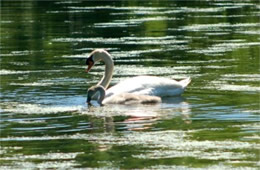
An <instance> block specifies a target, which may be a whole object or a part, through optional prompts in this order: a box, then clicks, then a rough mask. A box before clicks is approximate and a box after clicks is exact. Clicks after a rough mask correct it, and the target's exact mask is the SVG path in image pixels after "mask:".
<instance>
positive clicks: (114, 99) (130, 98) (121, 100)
mask: <svg viewBox="0 0 260 170" xmlns="http://www.w3.org/2000/svg"><path fill="white" fill-rule="evenodd" d="M97 93H99V98H98V100H97V102H98V103H99V104H100V105H102V104H112V103H114V104H138V103H140V104H154V103H159V102H161V98H160V97H157V96H147V95H138V94H132V93H120V94H118V95H113V96H111V97H108V98H105V94H106V91H105V89H104V87H103V86H101V85H96V86H92V87H91V88H89V89H88V98H87V103H90V101H91V100H92V97H94V96H95V95H96V94H97Z"/></svg>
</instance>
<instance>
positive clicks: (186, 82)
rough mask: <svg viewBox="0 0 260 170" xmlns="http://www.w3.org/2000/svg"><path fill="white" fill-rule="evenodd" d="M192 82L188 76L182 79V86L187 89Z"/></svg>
mask: <svg viewBox="0 0 260 170" xmlns="http://www.w3.org/2000/svg"><path fill="white" fill-rule="evenodd" d="M190 82H191V78H190V77H188V78H186V79H183V80H181V81H180V84H181V86H182V87H183V88H184V89H185V88H186V87H187V86H188V85H189V84H190Z"/></svg>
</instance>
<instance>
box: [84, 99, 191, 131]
mask: <svg viewBox="0 0 260 170" xmlns="http://www.w3.org/2000/svg"><path fill="white" fill-rule="evenodd" d="M190 107H191V106H190V105H189V103H188V102H187V101H185V99H184V98H183V97H167V98H162V101H161V103H153V104H128V105H125V104H124V105H122V104H106V105H104V106H100V105H99V104H98V102H97V101H92V102H91V104H88V110H87V112H86V113H85V114H90V115H96V116H99V117H104V125H105V131H106V132H113V131H114V129H115V127H119V128H120V129H121V130H145V129H150V128H152V125H154V124H156V123H158V121H159V120H170V119H172V118H174V117H176V119H177V121H179V118H180V119H181V120H182V121H183V122H184V123H185V124H190V123H192V121H191V119H190V114H191V108H190ZM115 116H125V117H126V119H124V120H123V121H117V122H115V121H114V118H113V117H115Z"/></svg>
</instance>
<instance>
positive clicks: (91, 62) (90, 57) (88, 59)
mask: <svg viewBox="0 0 260 170" xmlns="http://www.w3.org/2000/svg"><path fill="white" fill-rule="evenodd" d="M93 63H94V60H93V55H91V56H89V57H88V58H87V60H86V65H93Z"/></svg>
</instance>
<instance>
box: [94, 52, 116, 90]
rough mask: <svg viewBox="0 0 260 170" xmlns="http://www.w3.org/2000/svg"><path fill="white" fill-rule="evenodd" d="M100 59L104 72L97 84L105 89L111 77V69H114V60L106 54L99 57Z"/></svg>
mask: <svg viewBox="0 0 260 170" xmlns="http://www.w3.org/2000/svg"><path fill="white" fill-rule="evenodd" d="M99 58H100V60H101V61H103V62H104V63H105V73H104V75H103V77H102V79H101V80H100V82H99V83H98V84H97V85H101V86H103V87H104V88H105V89H107V88H108V86H109V84H110V81H111V79H112V75H113V70H114V62H113V60H112V57H111V56H110V55H109V54H108V55H103V56H100V57H99Z"/></svg>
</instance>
